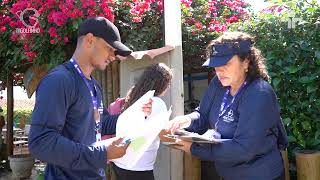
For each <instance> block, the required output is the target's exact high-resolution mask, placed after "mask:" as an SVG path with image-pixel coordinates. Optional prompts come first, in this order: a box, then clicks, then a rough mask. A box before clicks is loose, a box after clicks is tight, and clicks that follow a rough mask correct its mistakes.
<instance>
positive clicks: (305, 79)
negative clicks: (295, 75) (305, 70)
mask: <svg viewBox="0 0 320 180" xmlns="http://www.w3.org/2000/svg"><path fill="white" fill-rule="evenodd" d="M299 82H301V83H309V82H310V78H309V77H308V76H303V77H301V78H299Z"/></svg>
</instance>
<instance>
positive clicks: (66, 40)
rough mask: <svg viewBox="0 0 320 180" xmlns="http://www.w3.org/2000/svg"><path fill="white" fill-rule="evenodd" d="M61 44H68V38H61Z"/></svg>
mask: <svg viewBox="0 0 320 180" xmlns="http://www.w3.org/2000/svg"><path fill="white" fill-rule="evenodd" d="M63 42H64V43H65V44H67V43H68V42H69V38H68V37H67V36H65V37H64V38H63Z"/></svg>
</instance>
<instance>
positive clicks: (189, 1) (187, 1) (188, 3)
mask: <svg viewBox="0 0 320 180" xmlns="http://www.w3.org/2000/svg"><path fill="white" fill-rule="evenodd" d="M181 4H182V5H184V6H186V7H187V8H189V7H191V4H192V0H181Z"/></svg>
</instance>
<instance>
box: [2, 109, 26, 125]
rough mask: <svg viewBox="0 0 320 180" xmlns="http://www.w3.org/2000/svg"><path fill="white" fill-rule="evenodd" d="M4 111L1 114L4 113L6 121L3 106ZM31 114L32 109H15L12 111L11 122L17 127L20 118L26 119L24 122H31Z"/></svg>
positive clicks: (5, 112)
mask: <svg viewBox="0 0 320 180" xmlns="http://www.w3.org/2000/svg"><path fill="white" fill-rule="evenodd" d="M3 110H4V111H3V112H2V114H3V115H4V117H5V119H6V121H7V109H6V108H4V109H3ZM31 115H32V109H16V110H14V111H13V122H14V124H15V125H16V126H17V127H19V124H20V120H21V119H22V118H25V119H26V124H30V123H31Z"/></svg>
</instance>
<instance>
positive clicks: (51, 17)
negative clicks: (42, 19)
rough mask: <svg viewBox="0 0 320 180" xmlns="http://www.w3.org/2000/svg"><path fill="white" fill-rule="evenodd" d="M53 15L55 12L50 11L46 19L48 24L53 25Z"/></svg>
mask: <svg viewBox="0 0 320 180" xmlns="http://www.w3.org/2000/svg"><path fill="white" fill-rule="evenodd" d="M54 13H55V11H51V12H50V13H49V14H48V16H47V19H48V22H49V23H53V14H54Z"/></svg>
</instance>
